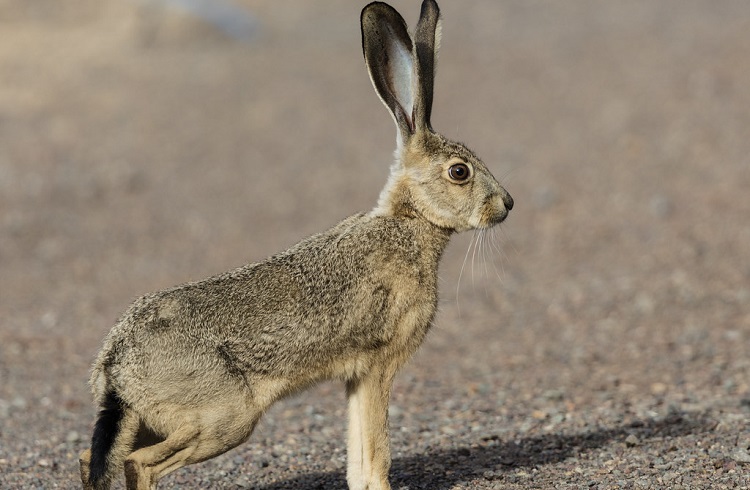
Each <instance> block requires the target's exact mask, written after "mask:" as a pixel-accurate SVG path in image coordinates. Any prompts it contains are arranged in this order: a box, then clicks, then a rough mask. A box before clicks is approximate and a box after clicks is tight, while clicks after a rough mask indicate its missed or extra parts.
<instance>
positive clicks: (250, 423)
mask: <svg viewBox="0 0 750 490" xmlns="http://www.w3.org/2000/svg"><path fill="white" fill-rule="evenodd" d="M233 415H234V417H232V418H231V419H224V420H220V421H217V420H215V419H214V420H213V424H212V426H210V427H201V425H200V423H199V422H197V421H195V420H191V421H190V422H188V423H185V424H183V425H182V426H181V427H180V428H179V429H177V430H176V431H174V432H173V433H172V434H170V435H169V436H168V437H167V438H166V439H165V440H163V441H161V442H159V443H156V444H154V445H152V446H147V447H144V448H141V449H138V450H137V451H135V452H133V453H132V454H130V456H128V457H127V458H126V459H125V481H126V487H127V490H155V489H156V486H157V484H158V482H159V480H160V479H161V478H162V477H164V476H166V475H167V474H169V473H171V472H172V471H174V470H177V469H179V468H182V467H183V466H186V465H189V464H193V463H198V462H201V461H205V460H207V459H211V458H213V457H215V456H218V455H220V454H222V453H224V452H226V451H228V450H229V449H231V448H233V447H235V446H237V445H239V444H240V443H242V442H243V441H245V440H246V439H247V438H248V437H249V436H250V433H251V432H252V430H253V428H254V427H255V424H256V423H257V421H258V419H259V418H260V413H258V414H257V415H253V416H252V417H247V415H246V414H241V415H240V414H237V413H234V414H233ZM230 421H231V422H230Z"/></svg>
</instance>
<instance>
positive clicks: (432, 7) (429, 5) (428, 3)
mask: <svg viewBox="0 0 750 490" xmlns="http://www.w3.org/2000/svg"><path fill="white" fill-rule="evenodd" d="M430 11H432V12H433V13H434V15H439V14H440V7H438V4H437V2H436V1H435V0H424V2H422V11H421V15H425V14H427V13H428V12H430Z"/></svg>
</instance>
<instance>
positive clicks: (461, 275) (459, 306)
mask: <svg viewBox="0 0 750 490" xmlns="http://www.w3.org/2000/svg"><path fill="white" fill-rule="evenodd" d="M474 235H476V233H475V234H474ZM473 243H474V236H472V237H471V240H470V241H469V246H468V247H467V248H466V255H464V261H463V263H462V264H461V272H459V273H458V282H457V284H456V307H457V309H458V316H459V317H460V316H461V305H460V303H459V301H458V291H459V290H460V289H461V277H463V275H464V268H465V267H466V260H467V259H468V258H469V252H470V251H471V246H472V245H473Z"/></svg>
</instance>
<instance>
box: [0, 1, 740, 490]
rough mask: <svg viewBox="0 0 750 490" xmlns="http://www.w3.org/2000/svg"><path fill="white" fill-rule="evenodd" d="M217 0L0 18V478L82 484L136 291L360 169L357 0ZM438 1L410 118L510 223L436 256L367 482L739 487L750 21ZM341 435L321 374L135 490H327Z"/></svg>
mask: <svg viewBox="0 0 750 490" xmlns="http://www.w3.org/2000/svg"><path fill="white" fill-rule="evenodd" d="M226 5H227V4H218V3H217V4H214V5H213V6H209V7H206V3H205V2H203V3H202V2H197V1H192V2H190V1H187V0H183V1H178V0H169V1H167V0H162V2H161V3H154V2H150V3H149V2H148V1H146V0H144V1H143V2H140V1H130V0H119V1H117V2H115V1H101V0H67V1H65V2H60V1H58V0H35V1H33V2H29V1H25V0H3V1H0V33H1V34H0V39H1V41H0V487H2V488H23V489H32V488H44V489H47V488H77V487H78V476H77V471H78V470H77V455H78V453H79V452H80V451H82V450H83V449H84V448H85V447H86V446H87V439H88V438H89V436H90V429H91V427H92V422H93V419H94V407H93V406H92V403H91V401H90V395H89V392H88V388H87V386H86V382H87V378H88V368H89V365H90V362H91V361H92V359H93V357H94V355H95V353H96V352H97V350H98V348H99V346H100V343H101V341H102V339H103V337H104V335H105V334H106V332H107V331H108V329H109V328H110V326H111V325H112V324H113V322H114V320H115V319H116V318H117V317H118V316H119V315H120V313H121V312H122V311H123V310H124V309H125V307H126V306H127V305H128V304H129V302H130V301H131V300H133V299H134V298H135V297H137V296H139V295H141V294H144V293H146V292H149V291H153V290H157V289H161V288H165V287H168V286H172V285H175V284H178V283H182V282H185V281H188V280H194V279H200V278H203V277H206V276H208V275H212V274H215V273H219V272H222V271H224V270H227V269H230V268H233V267H236V266H239V265H241V264H243V263H246V262H250V261H255V260H259V259H261V258H263V257H265V256H268V255H270V254H272V253H275V252H277V251H279V250H282V249H284V248H286V247H288V246H289V245H291V244H293V243H294V242H296V241H297V240H298V239H300V238H302V237H304V236H306V235H309V234H311V233H314V232H316V231H319V230H322V229H325V228H326V227H328V226H331V225H333V224H334V223H336V222H337V221H338V220H340V219H342V218H344V217H345V216H348V215H350V214H353V213H355V212H358V211H362V210H367V209H370V208H371V207H372V206H373V204H374V203H375V200H376V198H377V195H378V192H379V190H380V188H381V186H382V185H383V184H384V182H385V178H386V175H387V169H388V165H389V163H390V158H391V154H392V149H393V144H394V127H393V123H392V122H391V119H390V116H389V115H388V113H387V111H386V110H385V109H384V108H383V107H382V105H381V103H380V102H379V101H378V99H377V97H376V96H375V94H374V92H373V91H372V88H371V86H370V82H369V80H368V78H367V74H366V71H365V68H364V62H363V60H362V55H361V48H360V39H359V26H358V19H359V10H360V9H361V7H362V6H363V4H361V3H358V2H351V1H344V0H330V1H325V2H323V1H319V2H318V1H316V2H292V1H289V0H282V1H273V2H271V1H270V0H267V1H264V0H256V1H250V0H244V1H240V0H235V3H233V4H232V5H231V6H229V7H226ZM394 5H395V6H396V7H397V8H399V10H400V11H402V12H403V13H404V15H405V17H406V18H407V20H408V21H409V22H410V23H412V24H413V22H414V20H415V19H416V16H417V13H418V5H417V3H416V2H407V1H405V0H401V1H398V2H394ZM232 6H233V7H232ZM441 6H442V9H443V13H444V30H443V49H442V51H441V56H440V67H439V73H438V79H437V83H436V100H435V107H434V117H433V123H434V126H435V127H436V129H438V130H439V131H441V132H443V133H445V134H446V135H447V136H449V137H452V138H455V139H459V140H462V141H466V142H467V143H469V145H470V146H471V147H472V148H473V149H475V150H476V151H477V153H478V154H479V155H481V156H482V157H483V159H484V160H485V162H486V163H487V164H488V165H489V167H490V168H491V169H493V171H494V173H495V175H496V176H498V177H499V178H500V180H501V181H502V182H503V184H504V185H505V186H506V187H507V188H508V190H509V191H510V193H511V194H512V195H513V197H514V199H515V202H516V206H515V208H514V209H513V211H512V213H511V216H510V218H509V220H508V221H507V222H506V223H504V224H503V225H502V227H501V229H499V230H497V232H496V233H495V235H494V237H490V236H486V237H485V238H484V239H479V238H477V237H474V236H472V235H471V234H465V235H460V236H457V237H455V238H454V240H453V242H452V244H451V246H450V247H449V249H448V251H447V253H446V256H445V258H444V261H443V266H442V271H441V281H442V303H441V311H440V313H439V316H438V319H437V322H436V325H435V328H434V329H433V331H432V332H431V334H430V336H429V337H428V340H427V342H425V345H424V346H423V347H422V349H421V351H420V353H419V354H418V355H417V356H416V357H415V359H414V360H413V361H412V362H411V363H410V364H409V365H408V366H407V367H406V368H405V369H404V371H403V372H402V373H401V375H400V376H399V378H398V379H397V382H396V386H395V391H394V394H393V402H392V408H391V422H392V427H391V429H392V430H391V432H392V448H393V456H394V462H393V468H392V483H393V486H394V489H407V488H408V489H410V490H414V489H445V490H447V489H456V488H481V489H495V488H496V489H501V488H502V489H505V488H508V489H513V488H518V489H528V488H561V489H566V488H576V489H577V488H595V489H610V488H612V489H614V488H625V489H627V488H635V489H640V488H674V489H679V488H686V489H687V488H691V489H693V488H698V489H703V488H705V489H708V488H712V489H722V488H748V486H750V465H749V464H748V463H749V462H750V454H748V451H747V449H748V445H749V444H750V429H749V428H748V426H747V422H748V417H750V192H749V191H748V189H750V156H749V155H750V90H749V89H748V87H750V3H749V2H747V1H745V0H736V1H731V0H727V1H722V2H714V1H710V0H705V1H694V0H665V1H660V2H652V1H647V0H636V1H629V2H615V1H609V2H601V1H594V0H591V1H577V0H576V1H566V2H556V1H552V0H548V1H542V0H539V1H537V0H535V1H530V2H514V1H489V0H483V1H478V0H477V1H462V2H455V1H451V2H448V1H447V0H444V1H443V2H442V5H441ZM219 7H222V8H219ZM224 7H226V8H224ZM189 9H192V13H190V11H189ZM201 9H202V10H201ZM219 11H221V12H219ZM477 243H478V245H477ZM467 250H468V252H467ZM462 271H463V272H462ZM459 278H460V285H459ZM344 421H345V403H344V394H343V389H342V387H341V386H339V385H338V384H333V383H331V384H323V385H321V386H319V387H317V388H315V389H313V390H311V391H308V392H306V393H304V394H301V395H299V396H297V397H295V398H292V399H289V400H285V401H284V402H282V403H279V404H278V405H276V406H275V407H274V408H273V409H272V410H271V411H270V412H269V413H268V414H267V416H266V417H265V418H264V419H263V421H262V422H261V424H260V426H259V428H258V429H257V431H256V432H255V434H254V435H253V437H252V438H251V440H250V441H249V442H248V443H246V444H244V445H242V446H241V447H239V448H237V449H235V450H232V451H230V452H229V453H227V454H225V455H223V456H221V457H219V458H216V459H214V460H211V461H209V462H206V463H203V464H200V465H195V466H192V467H189V468H185V469H182V470H179V471H177V472H176V473H174V474H173V475H170V476H169V477H167V478H166V479H165V480H163V484H162V485H161V486H160V488H226V489H232V488H258V489H264V490H276V489H287V488H289V489H294V488H325V489H343V488H345V477H344V468H345V442H344V431H345V426H344Z"/></svg>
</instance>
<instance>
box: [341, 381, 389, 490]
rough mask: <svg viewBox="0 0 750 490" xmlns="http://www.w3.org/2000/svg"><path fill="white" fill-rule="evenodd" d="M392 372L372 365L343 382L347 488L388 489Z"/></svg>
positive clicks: (361, 489) (357, 489)
mask: <svg viewBox="0 0 750 490" xmlns="http://www.w3.org/2000/svg"><path fill="white" fill-rule="evenodd" d="M395 372H396V369H395V368H375V369H373V370H372V371H371V372H369V373H367V374H366V375H365V376H364V377H362V378H360V379H357V380H351V381H348V382H347V384H346V392H347V396H348V398H349V444H348V454H347V459H348V462H347V471H346V480H347V483H348V484H349V489H350V490H390V488H391V486H390V484H389V483H388V471H389V470H390V467H391V448H390V439H389V436H388V400H389V398H390V394H391V386H392V384H393V377H394V375H395Z"/></svg>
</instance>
